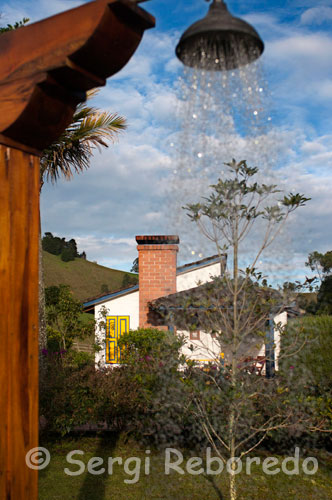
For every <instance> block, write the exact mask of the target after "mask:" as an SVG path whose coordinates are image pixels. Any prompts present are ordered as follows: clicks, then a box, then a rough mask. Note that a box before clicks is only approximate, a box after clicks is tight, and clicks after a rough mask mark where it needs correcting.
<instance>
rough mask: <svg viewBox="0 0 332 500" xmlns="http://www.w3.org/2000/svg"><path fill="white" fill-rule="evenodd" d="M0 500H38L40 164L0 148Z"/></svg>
mask: <svg viewBox="0 0 332 500" xmlns="http://www.w3.org/2000/svg"><path fill="white" fill-rule="evenodd" d="M0 228H1V238H0V301H1V304H2V313H1V314H0V332H1V335H0V338H1V348H0V383H1V386H0V408H1V426H0V447H1V452H0V474H1V475H0V478H1V480H0V498H1V499H2V498H3V499H7V498H8V499H9V498H10V499H19V498H22V499H23V498H37V481H38V475H37V471H36V470H30V469H29V468H28V467H27V466H26V465H25V462H24V457H25V455H26V453H27V452H28V451H29V450H30V449H31V448H33V447H36V446H38V241H39V159H38V157H35V156H33V155H31V154H28V153H24V152H22V151H19V150H17V149H14V148H9V147H6V146H0Z"/></svg>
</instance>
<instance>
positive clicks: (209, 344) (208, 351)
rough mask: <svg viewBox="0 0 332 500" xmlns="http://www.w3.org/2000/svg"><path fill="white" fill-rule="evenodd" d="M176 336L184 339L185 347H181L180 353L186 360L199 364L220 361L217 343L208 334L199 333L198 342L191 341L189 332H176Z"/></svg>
mask: <svg viewBox="0 0 332 500" xmlns="http://www.w3.org/2000/svg"><path fill="white" fill-rule="evenodd" d="M178 334H179V335H184V337H185V345H184V346H183V347H182V349H181V352H182V354H184V356H185V357H186V358H187V359H192V360H195V361H198V362H201V363H206V362H210V361H211V362H213V361H215V362H217V361H220V346H219V343H218V342H217V340H216V339H214V338H213V337H212V335H211V334H210V333H205V332H202V331H201V332H200V340H191V339H190V334H189V332H186V331H178ZM191 347H192V348H191Z"/></svg>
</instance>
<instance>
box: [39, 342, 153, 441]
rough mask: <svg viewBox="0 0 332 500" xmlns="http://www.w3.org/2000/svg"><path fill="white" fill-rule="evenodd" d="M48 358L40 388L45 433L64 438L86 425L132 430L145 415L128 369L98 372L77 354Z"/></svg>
mask: <svg viewBox="0 0 332 500" xmlns="http://www.w3.org/2000/svg"><path fill="white" fill-rule="evenodd" d="M44 356H45V357H46V377H45V380H44V382H43V384H42V386H41V388H40V414H41V415H43V417H44V418H45V420H46V431H47V432H55V433H58V434H61V435H65V434H67V433H68V432H70V431H72V430H74V429H75V428H77V427H80V426H83V425H87V424H90V425H95V426H98V424H105V423H106V424H107V426H108V427H109V428H110V429H113V430H124V429H129V428H130V424H131V422H133V421H135V418H136V415H137V414H139V413H140V412H142V411H144V404H143V402H144V398H142V397H141V387H140V385H139V383H137V382H135V381H133V380H130V383H129V377H128V369H127V368H126V367H119V368H114V369H106V370H95V366H94V360H93V357H92V356H91V355H86V353H76V352H74V351H69V352H63V351H62V352H59V353H51V352H46V351H44Z"/></svg>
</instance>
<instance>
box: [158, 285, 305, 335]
mask: <svg viewBox="0 0 332 500" xmlns="http://www.w3.org/2000/svg"><path fill="white" fill-rule="evenodd" d="M259 296H260V299H259V300H258V301H257V299H258V297H259ZM242 298H243V300H245V301H246V303H247V307H246V308H244V310H243V306H242V315H245V314H246V309H248V311H249V312H248V314H249V313H250V314H252V313H251V311H256V312H254V314H257V318H259V317H260V318H261V320H260V322H261V323H262V325H261V326H263V323H264V321H266V319H268V318H269V316H270V314H273V315H277V314H279V313H281V312H283V311H287V312H288V313H289V314H290V315H291V316H294V315H298V314H299V312H298V311H297V310H296V307H294V304H290V305H285V304H282V296H281V295H280V293H279V291H278V290H274V289H272V288H266V287H260V286H258V285H257V284H256V283H253V282H249V283H248V286H247V287H246V289H245V291H242V292H241V293H240V295H239V299H240V300H241V301H242ZM222 311H223V312H222ZM232 311H233V296H232V294H231V293H229V289H228V286H227V284H226V283H225V282H224V280H223V278H222V277H215V278H214V279H213V280H212V281H209V282H207V283H203V284H202V285H199V286H197V287H194V288H190V289H188V290H183V291H181V292H176V293H172V294H170V295H167V296H164V297H159V298H158V299H155V300H153V301H152V302H151V303H150V322H151V323H152V324H155V325H161V324H173V325H175V326H177V327H178V328H183V329H186V328H187V327H188V326H189V327H190V325H194V326H195V327H197V326H200V327H213V326H215V324H216V323H218V322H220V314H223V315H226V316H227V315H229V316H230V318H231V317H232V314H233V313H232ZM230 318H228V321H230V320H231V319H230Z"/></svg>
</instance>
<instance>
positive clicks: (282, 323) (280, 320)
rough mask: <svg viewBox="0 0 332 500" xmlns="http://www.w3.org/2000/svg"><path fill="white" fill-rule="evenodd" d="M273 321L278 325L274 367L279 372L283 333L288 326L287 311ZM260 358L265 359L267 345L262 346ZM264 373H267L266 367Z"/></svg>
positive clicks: (275, 338)
mask: <svg viewBox="0 0 332 500" xmlns="http://www.w3.org/2000/svg"><path fill="white" fill-rule="evenodd" d="M273 320H274V323H275V325H276V327H275V328H274V360H275V363H274V367H275V370H279V357H280V340H281V332H282V329H283V328H284V327H285V325H287V311H283V312H281V313H280V314H277V315H276V316H275V317H274V319H273ZM258 356H264V357H265V344H263V345H262V347H261V349H260V351H259V353H258ZM263 373H265V367H264V370H263Z"/></svg>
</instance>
